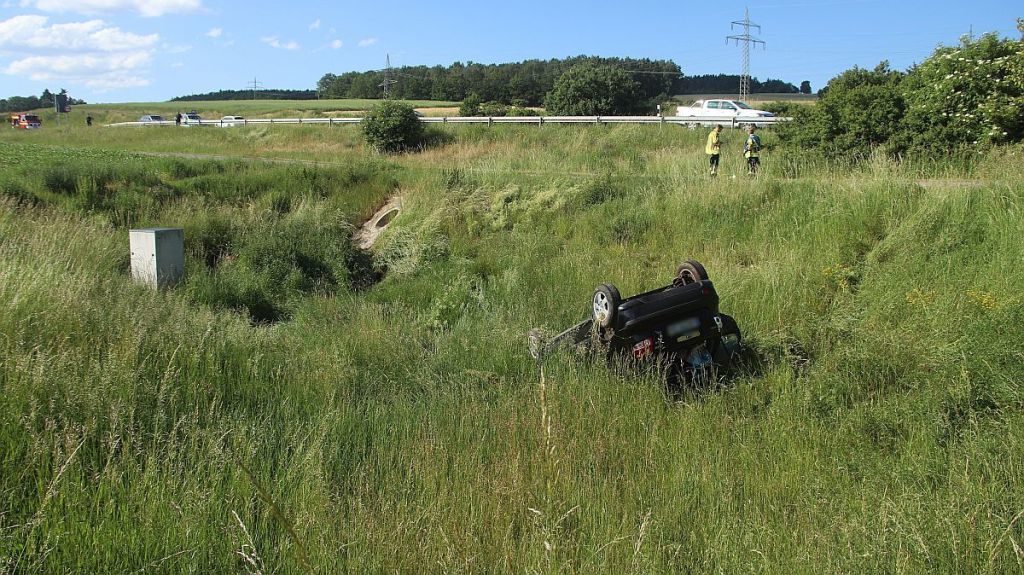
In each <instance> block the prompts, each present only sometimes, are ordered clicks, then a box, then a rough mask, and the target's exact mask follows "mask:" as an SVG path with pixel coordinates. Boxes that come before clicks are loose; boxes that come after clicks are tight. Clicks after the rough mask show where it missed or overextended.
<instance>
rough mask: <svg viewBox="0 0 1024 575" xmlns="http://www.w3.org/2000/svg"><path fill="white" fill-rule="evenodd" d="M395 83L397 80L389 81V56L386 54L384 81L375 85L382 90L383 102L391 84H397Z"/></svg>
mask: <svg viewBox="0 0 1024 575" xmlns="http://www.w3.org/2000/svg"><path fill="white" fill-rule="evenodd" d="M397 83H398V80H392V79H391V54H388V55H387V66H386V67H385V68H384V81H383V82H381V83H380V84H377V85H378V86H380V87H382V88H384V99H385V100H387V99H388V91H389V90H390V88H391V85H392V84H397Z"/></svg>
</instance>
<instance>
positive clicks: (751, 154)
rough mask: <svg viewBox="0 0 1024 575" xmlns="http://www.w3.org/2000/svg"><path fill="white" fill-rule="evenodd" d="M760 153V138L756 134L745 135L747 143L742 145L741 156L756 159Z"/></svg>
mask: <svg viewBox="0 0 1024 575" xmlns="http://www.w3.org/2000/svg"><path fill="white" fill-rule="evenodd" d="M760 151H761V138H760V137H758V135H757V134H749V135H747V141H746V142H744V143H743V155H744V156H746V157H748V158H756V157H757V153H758V152H760Z"/></svg>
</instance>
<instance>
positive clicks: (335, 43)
mask: <svg viewBox="0 0 1024 575" xmlns="http://www.w3.org/2000/svg"><path fill="white" fill-rule="evenodd" d="M342 46H344V44H343V43H342V41H341V40H334V41H333V42H331V48H334V49H335V50H337V49H339V48H341V47H342Z"/></svg>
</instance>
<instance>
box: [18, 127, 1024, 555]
mask: <svg viewBox="0 0 1024 575" xmlns="http://www.w3.org/2000/svg"><path fill="white" fill-rule="evenodd" d="M444 129H445V130H447V134H448V138H447V141H448V142H449V143H447V144H446V145H444V146H443V147H438V148H434V149H431V150H427V151H424V152H421V153H417V154H410V155H406V156H397V157H390V158H384V157H379V156H375V155H373V154H372V153H370V152H368V151H367V150H366V149H365V148H364V146H363V145H362V142H361V140H360V138H359V136H358V131H357V129H353V127H351V126H346V127H333V128H330V127H324V126H316V127H314V126H303V127H299V126H294V127H292V126H287V127H286V126H275V127H273V129H269V127H252V128H241V129H231V130H174V129H168V130H161V129H153V130H147V129H139V130H116V129H99V128H93V129H92V130H87V129H85V128H84V126H70V127H67V128H66V129H62V130H48V129H44V130H41V131H39V132H34V133H24V132H15V131H13V130H12V131H0V165H2V166H3V168H2V171H0V237H2V238H3V241H2V242H0V573H64V572H83V573H84V572H90V573H92V572H95V573H100V572H124V573H131V572H136V571H139V572H167V573H181V572H196V573H211V572H215V573H227V572H245V573H255V572H263V573H270V572H273V573H305V572H318V573H335V572H357V573H363V572H512V573H522V572H545V573H555V572H581V573H591V572H606V573H624V572H637V573H653V572H726V573H733V572H751V571H755V572H782V573H850V572H899V573H905V572H964V573H1007V572H1019V571H1020V569H1021V564H1022V561H1024V556H1022V554H1021V551H1020V548H1021V545H1024V519H1022V512H1024V469H1022V467H1024V465H1022V462H1024V391H1022V388H1021V385H1020V382H1021V381H1022V379H1024V351H1022V350H1024V336H1022V335H1021V330H1020V325H1021V323H1022V322H1024V301H1022V299H1021V294H1022V293H1024V268H1021V266H1020V265H1019V259H1020V253H1021V248H1020V246H1021V240H1020V238H1019V233H1020V230H1022V229H1024V184H1022V183H1021V182H1022V181H1024V179H1022V176H1024V168H1022V167H1021V166H1022V164H1021V162H1020V161H1019V159H1020V155H1021V149H1020V148H1013V149H1004V150H995V151H992V152H989V153H986V154H984V155H981V156H979V157H977V158H971V159H957V160H954V159H950V158H943V159H936V160H934V161H929V162H923V163H913V162H906V163H904V164H902V165H893V164H890V163H888V162H886V161H884V160H882V159H877V160H875V161H872V162H868V163H866V164H863V165H860V166H857V167H841V166H834V165H828V164H826V163H824V162H823V161H821V160H816V159H813V158H808V157H806V156H804V155H801V154H800V153H799V152H798V151H795V150H786V149H784V148H782V147H780V146H778V144H777V142H775V141H774V139H773V138H772V135H771V133H770V132H768V133H766V134H765V143H766V144H767V146H768V151H767V153H766V154H765V157H764V165H765V170H764V172H763V173H762V175H761V176H759V177H758V178H757V179H749V178H747V177H745V176H744V175H743V172H742V167H741V162H742V159H741V158H740V155H739V148H740V145H741V135H740V134H739V133H735V132H731V131H727V132H726V133H725V134H724V138H723V141H724V146H725V148H724V149H725V150H726V151H725V152H723V166H722V172H723V175H724V176H725V177H720V178H719V179H718V180H710V179H709V178H707V177H706V175H705V162H706V159H705V156H704V155H703V139H704V136H705V133H704V132H703V131H702V130H686V129H681V128H677V127H674V126H666V127H659V126H546V127H544V128H538V127H535V126H529V127H527V126H522V127H521V126H493V127H486V126H462V127H446V128H444ZM141 151H145V152H158V153H163V154H174V153H181V154H190V155H193V156H191V157H173V156H159V157H154V156H147V155H141V154H139V153H138V152H141ZM734 152H735V153H734ZM196 154H217V155H219V156H222V157H219V158H216V159H210V158H205V159H204V158H199V157H195V156H194V155H196ZM259 158H266V159H271V160H278V161H276V162H261V161H258V159H259ZM281 160H285V161H288V160H300V161H303V162H306V161H316V162H319V164H318V165H310V164H308V163H288V162H281ZM731 175H738V177H737V178H736V179H732V178H731V177H730V176H731ZM396 195H397V196H399V197H401V198H402V206H403V208H402V212H401V214H400V215H399V216H398V217H397V218H396V219H395V220H394V222H393V224H392V225H391V227H389V228H388V230H387V231H386V232H385V233H384V235H383V236H382V238H381V240H380V242H379V243H378V244H377V245H376V246H374V248H373V250H372V251H371V252H369V253H366V252H361V251H360V250H358V249H357V248H355V247H354V246H352V245H351V242H350V239H349V237H350V233H351V231H352V229H353V228H354V226H355V225H356V224H358V222H360V221H362V220H363V219H365V218H366V217H367V216H368V215H369V214H370V213H372V211H373V209H374V208H376V207H377V206H380V205H382V204H383V202H384V201H385V200H386V199H387V198H388V197H392V196H396ZM150 225H154V226H155V225H175V226H183V227H184V228H185V231H186V243H187V245H186V249H187V257H188V269H187V278H188V280H187V281H186V283H185V284H184V285H182V286H180V287H178V288H175V289H172V290H167V291H163V292H152V291H149V290H147V289H145V288H143V287H140V286H136V285H133V284H132V282H131V281H130V279H129V277H128V271H127V262H128V253H127V251H128V246H127V241H128V238H127V236H128V233H127V230H128V228H130V227H136V226H150ZM687 258H695V259H698V260H700V261H702V262H703V263H704V264H705V265H706V267H707V268H708V270H709V272H710V274H711V277H712V279H713V280H714V281H715V284H716V287H717V289H718V291H719V293H720V295H721V297H722V309H723V311H725V312H726V313H729V314H730V315H733V316H735V317H736V318H737V320H738V322H739V324H740V326H741V328H742V329H743V330H744V333H745V337H746V342H747V345H748V346H749V349H750V355H751V357H752V358H753V359H752V361H751V362H749V364H748V365H747V366H746V367H745V368H744V369H743V370H742V371H741V373H739V374H737V375H735V376H734V377H731V378H730V379H727V380H723V381H721V382H719V384H718V385H716V386H714V387H713V388H709V389H694V390H691V392H690V393H688V394H686V395H685V396H684V397H683V398H680V399H679V400H678V401H674V400H672V399H670V398H668V397H666V395H665V394H664V393H663V392H662V390H661V386H660V383H659V381H658V378H657V375H656V374H640V375H635V374H630V373H629V372H627V371H625V370H623V369H622V368H620V367H617V366H615V365H608V364H606V363H605V362H603V361H598V360H593V359H588V358H585V357H583V358H581V357H576V356H574V355H572V354H569V353H565V354H561V355H558V356H557V357H552V358H550V359H549V360H548V361H547V362H546V363H545V364H544V366H543V370H541V369H539V367H538V366H537V365H536V364H535V363H534V362H533V361H532V360H531V359H530V358H529V357H528V355H527V354H526V341H525V334H526V332H527V330H529V329H530V328H533V327H541V328H545V329H547V330H551V331H556V330H559V329H561V328H563V327H566V326H568V325H570V324H571V323H573V322H575V321H577V320H578V319H580V318H582V317H584V316H585V314H586V310H587V307H588V302H589V297H590V294H591V290H592V289H593V288H594V286H595V285H596V284H598V283H601V282H606V281H610V282H613V283H615V284H616V285H618V286H619V288H620V290H621V291H622V292H623V294H632V293H635V292H638V291H641V290H645V289H650V288H653V287H657V286H659V285H662V284H664V283H665V282H666V281H667V280H668V279H669V277H670V276H671V275H672V273H673V272H674V269H675V266H676V265H677V264H678V263H679V262H680V261H682V260H684V259H687ZM380 273H382V274H383V275H378V274H380Z"/></svg>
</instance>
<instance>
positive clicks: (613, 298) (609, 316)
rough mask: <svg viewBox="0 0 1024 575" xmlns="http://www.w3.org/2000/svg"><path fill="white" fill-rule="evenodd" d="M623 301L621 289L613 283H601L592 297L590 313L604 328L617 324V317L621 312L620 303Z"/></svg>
mask: <svg viewBox="0 0 1024 575" xmlns="http://www.w3.org/2000/svg"><path fill="white" fill-rule="evenodd" d="M621 303H622V296H620V295H619V290H618V289H616V287H615V286H613V285H612V284H601V285H599V286H597V288H596V289H594V297H593V298H592V299H591V306H590V313H591V315H592V317H593V318H594V323H595V324H597V326H598V327H600V328H602V329H607V328H609V327H612V326H614V325H615V318H616V316H617V315H618V312H619V304H621Z"/></svg>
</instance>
